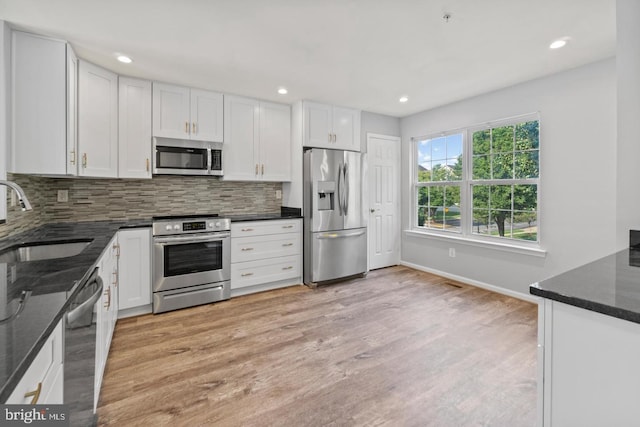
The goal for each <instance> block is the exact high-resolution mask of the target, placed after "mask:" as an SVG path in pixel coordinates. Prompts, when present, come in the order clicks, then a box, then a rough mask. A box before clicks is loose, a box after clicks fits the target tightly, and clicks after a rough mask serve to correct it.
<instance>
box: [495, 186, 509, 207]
mask: <svg viewBox="0 0 640 427" xmlns="http://www.w3.org/2000/svg"><path fill="white" fill-rule="evenodd" d="M511 191H512V187H511V185H492V186H491V194H490V195H489V207H490V208H491V209H502V210H511Z"/></svg>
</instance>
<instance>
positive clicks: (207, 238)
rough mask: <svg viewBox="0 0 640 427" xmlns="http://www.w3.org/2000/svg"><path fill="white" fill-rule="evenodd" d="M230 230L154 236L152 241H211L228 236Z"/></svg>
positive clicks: (180, 242) (171, 242) (169, 242)
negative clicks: (212, 232) (198, 234)
mask: <svg viewBox="0 0 640 427" xmlns="http://www.w3.org/2000/svg"><path fill="white" fill-rule="evenodd" d="M230 236H231V233H230V232H223V233H216V234H206V235H201V236H171V237H154V238H153V242H154V243H160V244H176V245H177V244H184V243H191V242H193V243H199V242H213V241H216V240H221V239H224V238H227V237H230Z"/></svg>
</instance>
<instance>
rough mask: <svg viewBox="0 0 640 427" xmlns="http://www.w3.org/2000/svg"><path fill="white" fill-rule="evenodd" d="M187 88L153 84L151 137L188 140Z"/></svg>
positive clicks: (189, 128) (189, 127)
mask: <svg viewBox="0 0 640 427" xmlns="http://www.w3.org/2000/svg"><path fill="white" fill-rule="evenodd" d="M190 130H191V125H190V120H189V88H186V87H182V86H173V85H167V84H163V83H155V82H154V83H153V136H156V137H164V138H180V139H188V138H189V132H190Z"/></svg>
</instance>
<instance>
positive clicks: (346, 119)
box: [333, 107, 360, 151]
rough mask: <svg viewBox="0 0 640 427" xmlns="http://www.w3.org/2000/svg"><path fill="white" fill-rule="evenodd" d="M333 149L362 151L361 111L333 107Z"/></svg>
mask: <svg viewBox="0 0 640 427" xmlns="http://www.w3.org/2000/svg"><path fill="white" fill-rule="evenodd" d="M333 134H334V135H335V143H334V147H333V148H338V149H341V150H351V151H360V111H359V110H353V109H351V108H342V107H333Z"/></svg>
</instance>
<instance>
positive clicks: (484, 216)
mask: <svg viewBox="0 0 640 427" xmlns="http://www.w3.org/2000/svg"><path fill="white" fill-rule="evenodd" d="M495 230H496V227H495V224H494V223H492V222H491V215H490V211H489V209H475V208H474V209H473V228H472V232H473V233H476V234H487V235H491V233H492V232H494V231H495Z"/></svg>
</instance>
